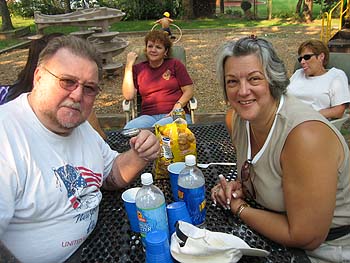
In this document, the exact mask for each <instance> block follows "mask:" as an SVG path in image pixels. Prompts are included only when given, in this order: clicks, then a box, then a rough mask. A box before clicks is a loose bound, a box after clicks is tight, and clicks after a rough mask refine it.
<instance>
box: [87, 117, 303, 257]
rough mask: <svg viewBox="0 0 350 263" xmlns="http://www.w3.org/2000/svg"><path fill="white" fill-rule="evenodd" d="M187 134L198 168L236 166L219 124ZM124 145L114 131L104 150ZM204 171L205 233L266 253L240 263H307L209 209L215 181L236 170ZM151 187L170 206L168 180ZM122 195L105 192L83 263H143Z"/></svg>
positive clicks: (226, 213) (225, 213) (124, 140)
mask: <svg viewBox="0 0 350 263" xmlns="http://www.w3.org/2000/svg"><path fill="white" fill-rule="evenodd" d="M189 128H190V129H191V131H192V132H193V133H194V135H195V137H196V142H197V155H198V157H197V158H198V163H209V162H235V161H236V157H235V152H234V149H233V146H232V144H231V141H230V137H229V135H228V133H227V131H226V128H225V125H224V124H223V123H214V124H207V125H190V126H189ZM128 141H129V139H128V138H125V137H123V136H122V135H121V134H120V133H119V132H118V131H117V132H111V133H109V135H108V139H107V142H108V144H109V145H110V146H111V147H112V148H113V149H115V150H117V151H119V152H123V151H125V150H127V149H129V143H128ZM151 171H152V167H151V165H149V166H148V167H147V168H146V169H145V172H151ZM202 171H203V174H204V176H205V180H206V198H207V216H206V221H205V227H206V228H207V229H208V230H211V231H219V232H225V233H232V234H234V235H236V236H238V237H240V238H241V239H243V240H244V241H245V242H247V243H248V244H249V245H250V246H251V247H256V248H262V249H265V250H267V251H269V252H270V255H269V256H268V257H265V258H260V257H249V256H244V257H242V258H241V260H240V261H239V262H250V263H254V262H278V263H283V262H296V263H303V262H310V261H309V259H308V258H307V256H306V254H305V253H304V251H302V250H297V249H290V248H286V247H284V246H281V245H278V244H276V243H274V242H272V241H271V240H269V239H267V238H265V237H263V236H261V235H259V234H258V233H256V232H255V231H253V230H251V229H250V228H249V227H247V226H246V225H245V224H244V223H243V222H242V221H241V220H239V219H238V218H236V217H234V216H233V215H232V213H231V212H229V211H225V210H224V209H221V208H220V207H215V206H214V205H213V202H212V201H211V199H210V189H211V188H212V187H213V186H214V184H215V183H216V182H217V180H218V175H219V174H220V173H222V174H223V175H224V176H225V177H226V178H228V179H232V178H235V176H236V167H234V166H210V167H209V168H207V169H202ZM155 185H157V186H158V187H159V188H160V189H161V190H162V191H163V193H164V195H165V198H166V201H167V203H171V202H173V200H172V196H171V189H170V182H169V180H165V179H162V180H155ZM133 186H141V182H140V180H139V179H138V180H136V181H135V182H134V183H133V184H132V185H131V186H130V187H133ZM121 192H122V191H120V192H107V191H104V192H103V199H102V202H101V204H100V211H99V219H98V223H97V226H96V229H95V230H94V232H93V233H92V234H91V235H90V237H89V238H88V239H87V240H86V241H85V243H84V244H83V248H82V255H81V262H122V263H127V262H130V263H131V262H132V263H134V262H135V263H137V262H140V263H141V262H142V263H143V262H145V255H144V252H143V248H142V244H141V241H140V236H139V234H135V233H134V232H132V231H131V230H130V227H129V222H128V219H127V215H126V212H125V210H124V206H123V201H122V199H121Z"/></svg>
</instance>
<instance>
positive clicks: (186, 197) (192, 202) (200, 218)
mask: <svg viewBox="0 0 350 263" xmlns="http://www.w3.org/2000/svg"><path fill="white" fill-rule="evenodd" d="M178 196H179V199H181V200H182V201H185V203H186V206H187V210H188V213H189V214H190V217H191V220H192V223H193V224H194V225H200V224H202V223H203V222H204V220H205V215H206V212H207V210H206V207H205V205H206V200H205V186H204V185H203V186H201V187H198V188H194V189H188V188H183V187H181V186H180V185H179V186H178Z"/></svg>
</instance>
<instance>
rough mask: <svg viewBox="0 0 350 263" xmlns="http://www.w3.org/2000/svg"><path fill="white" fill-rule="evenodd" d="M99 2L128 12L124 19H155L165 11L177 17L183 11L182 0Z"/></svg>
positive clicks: (103, 0) (114, 0)
mask: <svg viewBox="0 0 350 263" xmlns="http://www.w3.org/2000/svg"><path fill="white" fill-rule="evenodd" d="M99 4H100V5H101V6H108V7H111V8H117V9H120V10H122V11H123V12H125V13H126V16H125V17H124V20H148V19H153V20H155V19H159V18H161V17H162V16H163V13H164V12H165V11H168V12H169V13H170V14H171V18H176V17H178V16H179V14H180V13H181V10H180V9H181V0H165V1H159V0H99Z"/></svg>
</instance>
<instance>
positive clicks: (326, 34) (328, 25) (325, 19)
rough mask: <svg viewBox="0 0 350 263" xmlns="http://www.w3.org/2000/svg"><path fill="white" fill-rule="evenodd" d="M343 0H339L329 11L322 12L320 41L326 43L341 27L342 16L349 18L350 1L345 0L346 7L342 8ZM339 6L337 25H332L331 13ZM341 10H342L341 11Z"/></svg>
mask: <svg viewBox="0 0 350 263" xmlns="http://www.w3.org/2000/svg"><path fill="white" fill-rule="evenodd" d="M344 2H345V1H344V0H340V1H339V2H338V3H337V4H336V5H335V6H334V7H333V8H332V9H331V10H330V11H329V12H324V13H323V14H322V29H321V41H323V42H324V43H328V41H329V40H330V39H331V38H332V37H333V36H334V35H335V34H336V33H337V32H338V31H340V30H341V29H342V20H343V17H345V18H349V10H350V1H349V0H348V1H347V4H346V9H344ZM338 8H339V18H338V19H337V21H338V26H336V27H334V28H333V27H332V17H333V13H334V12H335V11H336V10H337V9H338ZM342 10H343V11H342Z"/></svg>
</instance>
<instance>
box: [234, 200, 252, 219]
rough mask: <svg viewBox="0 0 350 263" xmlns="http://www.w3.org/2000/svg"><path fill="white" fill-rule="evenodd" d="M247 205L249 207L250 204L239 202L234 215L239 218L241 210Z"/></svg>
mask: <svg viewBox="0 0 350 263" xmlns="http://www.w3.org/2000/svg"><path fill="white" fill-rule="evenodd" d="M247 207H250V205H248V204H247V203H243V204H240V205H239V207H238V209H237V212H236V216H237V217H238V218H240V217H241V214H242V212H243V210H244V209H245V208H247Z"/></svg>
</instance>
